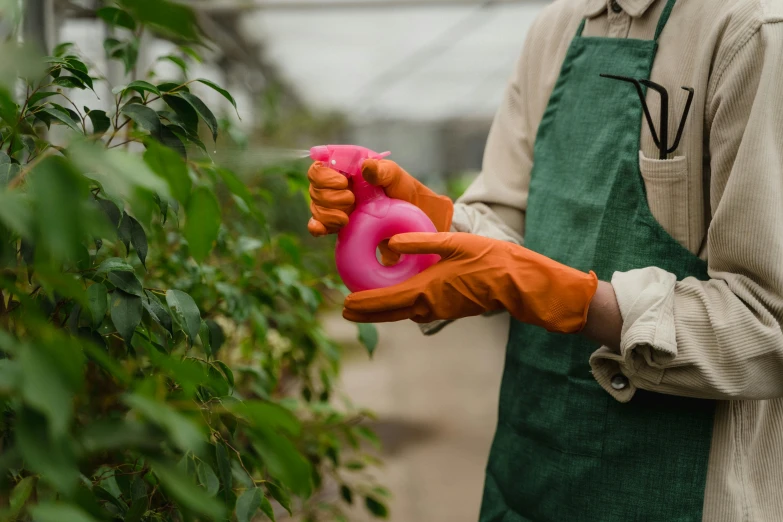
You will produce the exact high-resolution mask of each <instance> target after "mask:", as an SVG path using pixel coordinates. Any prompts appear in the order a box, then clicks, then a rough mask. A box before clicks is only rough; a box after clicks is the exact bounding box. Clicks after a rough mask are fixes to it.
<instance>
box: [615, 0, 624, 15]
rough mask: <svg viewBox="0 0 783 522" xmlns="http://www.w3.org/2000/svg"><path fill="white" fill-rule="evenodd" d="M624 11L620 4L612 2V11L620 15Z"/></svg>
mask: <svg viewBox="0 0 783 522" xmlns="http://www.w3.org/2000/svg"><path fill="white" fill-rule="evenodd" d="M622 10H623V8H622V7H620V4H618V3H617V0H612V11H614V12H615V13H619V12H620V11H622Z"/></svg>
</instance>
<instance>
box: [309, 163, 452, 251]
mask: <svg viewBox="0 0 783 522" xmlns="http://www.w3.org/2000/svg"><path fill="white" fill-rule="evenodd" d="M362 176H364V179H365V180H367V182H369V183H370V184H372V185H376V186H379V187H382V188H383V190H384V192H386V195H387V196H389V197H390V198H395V199H401V200H403V201H407V202H408V203H412V204H413V205H416V206H417V207H419V208H420V209H421V210H423V211H424V213H425V214H427V216H428V217H429V218H430V219H431V220H432V222H433V223H434V224H435V228H436V229H437V230H438V231H440V232H446V231H448V230H449V228H450V227H451V218H452V215H453V213H454V205H453V204H452V203H451V200H450V199H449V198H447V197H446V196H440V195H438V194H436V193H435V192H433V191H432V190H430V189H429V188H427V187H426V186H425V185H423V184H422V183H420V182H419V181H418V180H417V179H416V178H414V177H413V176H411V175H410V174H408V173H407V172H405V171H404V170H403V169H402V168H400V166H399V165H397V164H396V163H395V162H393V161H390V160H375V159H368V160H365V161H364V164H363V165H362ZM307 177H308V178H309V179H310V198H311V200H312V203H311V204H310V211H311V212H312V214H313V217H312V218H311V219H310V221H309V222H308V224H307V230H309V231H310V233H311V234H312V235H314V236H323V235H326V234H333V233H335V232H338V231H339V230H340V229H341V228H342V227H344V226H345V225H346V224H347V223H348V216H349V215H350V213H351V211H353V206H354V197H353V193H352V192H351V191H350V190H349V189H348V178H346V177H345V176H343V175H342V174H340V173H339V172H337V171H335V170H332V169H330V168H329V167H327V166H326V165H324V164H323V163H321V162H319V161H316V162H315V163H313V164H312V165H311V166H310V169H309V170H308V172H307Z"/></svg>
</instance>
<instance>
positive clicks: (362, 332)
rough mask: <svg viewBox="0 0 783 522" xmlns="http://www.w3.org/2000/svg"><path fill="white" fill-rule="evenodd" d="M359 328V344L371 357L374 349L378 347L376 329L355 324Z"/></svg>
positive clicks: (371, 325) (368, 325) (370, 325)
mask: <svg viewBox="0 0 783 522" xmlns="http://www.w3.org/2000/svg"><path fill="white" fill-rule="evenodd" d="M356 326H357V327H358V328H359V342H360V343H362V345H363V346H364V347H365V348H367V353H369V354H370V356H372V354H373V352H375V348H376V347H377V346H378V329H377V328H376V327H375V325H374V324H369V323H357V325H356Z"/></svg>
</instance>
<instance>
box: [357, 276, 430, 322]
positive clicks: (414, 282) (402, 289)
mask: <svg viewBox="0 0 783 522" xmlns="http://www.w3.org/2000/svg"><path fill="white" fill-rule="evenodd" d="M430 282H431V276H430V274H429V273H426V271H425V272H422V273H420V274H418V275H415V276H413V277H412V278H410V279H408V280H407V281H405V282H404V283H400V284H398V285H394V286H390V287H387V288H378V289H376V290H365V291H363V292H355V293H353V294H350V295H349V296H348V297H346V298H345V301H344V302H343V307H344V308H346V309H348V310H351V311H354V312H358V313H365V314H367V313H380V312H391V311H393V310H399V309H402V308H409V307H412V306H414V305H415V304H417V301H420V302H426V301H427V298H426V289H427V286H428V285H429V284H430ZM422 298H423V299H422Z"/></svg>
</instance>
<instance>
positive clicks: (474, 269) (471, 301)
mask: <svg viewBox="0 0 783 522" xmlns="http://www.w3.org/2000/svg"><path fill="white" fill-rule="evenodd" d="M389 248H390V249H391V250H392V251H394V252H397V253H398V254H438V255H440V256H441V260H440V261H439V262H438V263H437V264H435V265H433V266H431V267H429V268H428V269H426V270H425V271H423V272H421V273H420V274H418V275H416V276H414V277H412V278H411V279H409V280H408V281H406V282H404V283H401V284H398V285H395V286H392V287H389V288H382V289H378V290H367V291H364V292H357V293H353V294H351V295H349V296H348V297H347V298H346V299H345V304H344V308H343V317H345V318H346V319H348V320H349V321H354V322H357V323H380V322H389V321H400V320H403V319H412V320H413V321H415V322H417V323H429V322H431V321H435V320H437V319H459V318H461V317H468V316H473V315H480V314H482V313H484V312H488V311H491V310H500V309H506V310H508V311H509V312H510V313H511V315H512V316H514V317H515V318H516V319H518V320H520V321H522V322H524V323H529V324H534V325H537V326H541V327H543V328H546V329H547V330H549V331H550V332H560V333H576V332H579V331H581V330H582V329H583V328H584V326H585V322H586V321H587V312H588V308H589V306H590V301H591V300H592V299H593V296H594V295H595V293H596V290H597V288H598V278H597V277H596V275H595V273H593V272H592V271H591V272H590V273H588V274H586V273H584V272H581V271H579V270H576V269H574V268H570V267H567V266H565V265H562V264H560V263H558V262H556V261H553V260H552V259H549V258H548V257H545V256H542V255H541V254H537V253H536V252H533V251H532V250H529V249H527V248H524V247H521V246H518V245H515V244H513V243H508V242H505V241H499V240H496V239H488V238H485V237H481V236H476V235H473V234H465V233H437V234H428V233H412V234H399V235H396V236H394V237H392V238H391V240H390V241H389Z"/></svg>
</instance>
